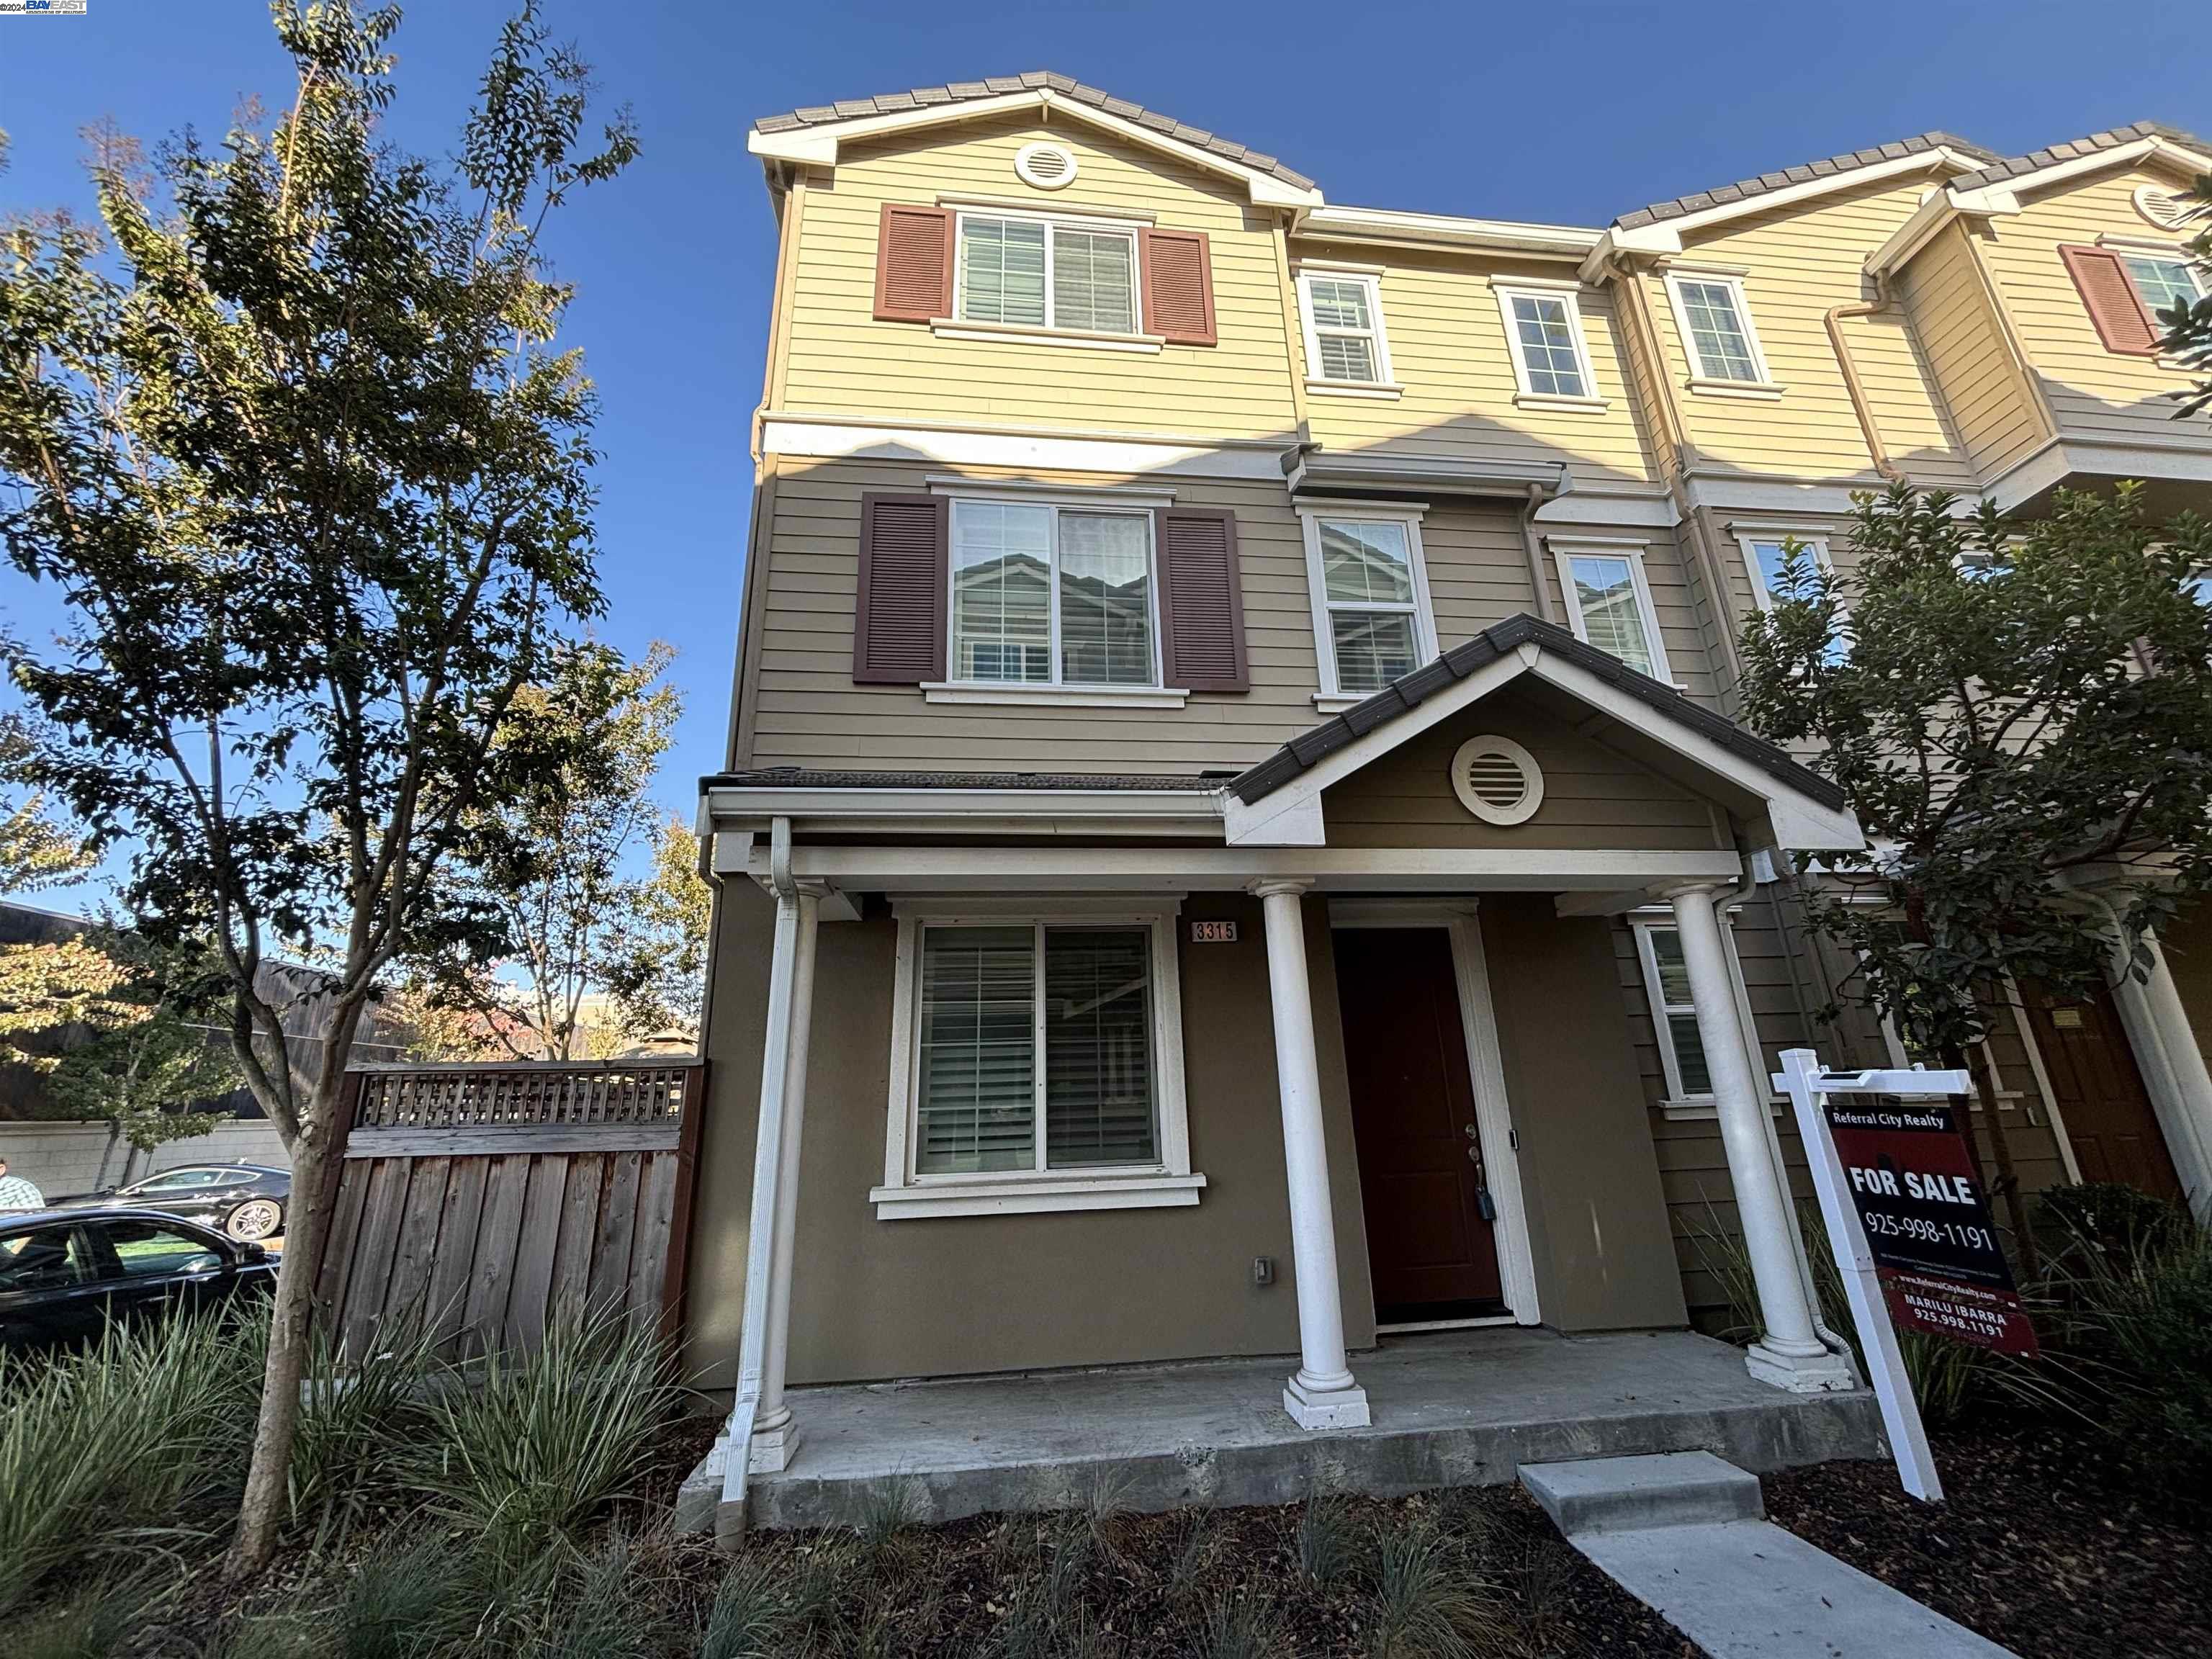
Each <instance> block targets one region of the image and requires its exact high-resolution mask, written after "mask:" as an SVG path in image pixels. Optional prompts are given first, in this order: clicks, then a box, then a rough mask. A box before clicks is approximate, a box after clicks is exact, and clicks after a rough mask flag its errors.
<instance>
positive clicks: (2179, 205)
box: [2135, 185, 2197, 230]
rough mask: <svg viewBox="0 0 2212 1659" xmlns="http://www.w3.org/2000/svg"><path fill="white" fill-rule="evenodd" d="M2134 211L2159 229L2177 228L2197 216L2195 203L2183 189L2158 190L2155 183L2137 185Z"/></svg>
mask: <svg viewBox="0 0 2212 1659" xmlns="http://www.w3.org/2000/svg"><path fill="white" fill-rule="evenodd" d="M2135 203H2136V212H2137V213H2140V214H2141V215H2142V216H2143V217H2144V218H2146V219H2148V220H2149V221H2150V222H2151V223H2153V224H2154V225H2156V226H2157V227H2158V228H2160V230H2179V229H2180V228H2182V227H2183V226H2184V225H2185V224H2187V223H2188V222H2190V221H2191V220H2192V219H2194V218H2195V217H2196V216H2197V201H2196V199H2195V198H2194V197H2191V196H2190V195H2188V194H2187V193H2186V192H2185V191H2174V190H2160V188H2159V187H2158V186H2157V185H2136V194H2135Z"/></svg>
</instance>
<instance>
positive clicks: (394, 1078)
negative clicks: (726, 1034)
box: [315, 1060, 706, 1355]
mask: <svg viewBox="0 0 2212 1659" xmlns="http://www.w3.org/2000/svg"><path fill="white" fill-rule="evenodd" d="M705 1083H706V1067H705V1066H703V1065H701V1064H698V1063H696V1062H690V1061H687V1062H684V1063H681V1064H675V1065H670V1064H665V1063H653V1062H641V1061H632V1060H608V1061H601V1062H585V1063H577V1064H567V1063H558V1062H556V1063H550V1064H514V1065H505V1064H493V1065H452V1066H362V1067H356V1068H355V1069H353V1070H351V1071H349V1072H348V1073H346V1089H345V1097H344V1100H343V1103H342V1104H341V1107H340V1116H341V1120H342V1122H343V1125H344V1126H345V1127H344V1130H343V1145H344V1148H345V1152H344V1157H343V1158H342V1159H340V1160H339V1161H338V1166H337V1172H336V1182H337V1190H336V1194H335V1200H336V1208H335V1210H334V1212H333V1213H332V1218H331V1229H330V1232H329V1235H328V1238H327V1242H326V1243H325V1247H324V1250H323V1259H322V1261H321V1263H320V1264H319V1269H318V1272H317V1274H316V1283H315V1296H316V1302H317V1304H318V1306H319V1309H320V1310H321V1313H322V1316H323V1317H324V1318H325V1320H328V1321H331V1322H332V1326H331V1328H332V1329H333V1330H335V1331H336V1332H337V1335H338V1338H339V1340H341V1341H342V1343H343V1347H344V1351H345V1352H347V1353H349V1354H356V1355H357V1354H361V1353H364V1352H368V1349H369V1346H370V1345H371V1344H373V1343H374V1340H376V1338H377V1335H378V1333H379V1332H380V1330H383V1329H387V1328H398V1327H399V1326H401V1325H403V1324H405V1323H409V1322H412V1321H414V1320H416V1319H418V1318H420V1319H425V1320H428V1321H429V1322H431V1323H432V1324H433V1325H434V1326H435V1329H436V1331H437V1333H438V1334H439V1336H440V1337H441V1339H443V1340H453V1341H455V1343H456V1346H458V1348H459V1352H461V1353H462V1354H464V1355H466V1354H472V1353H480V1352H484V1351H485V1350H487V1349H490V1348H498V1349H501V1350H502V1351H505V1352H528V1351H529V1350H530V1349H531V1348H532V1347H534V1346H536V1345H537V1343H538V1340H539V1339H540V1338H541V1337H542V1335H543V1334H544V1329H545V1326H546V1322H547V1321H548V1320H549V1319H551V1318H555V1317H557V1316H561V1315H562V1314H566V1313H570V1312H574V1311H576V1310H583V1309H586V1308H588V1309H591V1310H605V1309H616V1308H619V1309H623V1310H626V1311H627V1312H628V1314H629V1316H630V1317H631V1318H632V1319H633V1320H637V1321H648V1320H657V1321H658V1322H659V1323H660V1325H661V1328H663V1329H664V1330H665V1331H666V1332H667V1333H669V1334H671V1335H672V1334H674V1331H675V1326H676V1322H677V1318H678V1312H679V1310H680V1306H681V1300H682V1297H683V1290H684V1246H685V1243H686V1240H687V1237H688V1235H689V1233H690V1213H691V1188H692V1170H693V1166H694V1164H695V1162H696V1156H697V1152H698V1145H699V1119H700V1113H701V1111H702V1109H703V1107H704V1103H705V1100H706V1090H705Z"/></svg>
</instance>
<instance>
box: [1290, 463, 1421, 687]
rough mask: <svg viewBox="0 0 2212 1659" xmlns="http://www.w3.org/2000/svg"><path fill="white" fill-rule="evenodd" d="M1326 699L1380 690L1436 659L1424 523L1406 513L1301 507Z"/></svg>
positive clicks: (1403, 510)
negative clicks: (1424, 555) (1423, 553)
mask: <svg viewBox="0 0 2212 1659" xmlns="http://www.w3.org/2000/svg"><path fill="white" fill-rule="evenodd" d="M1299 517H1300V518H1301V519H1302V520H1303V521H1304V526H1305V543H1306V580H1307V584H1308V586H1309V588H1310V591H1311V592H1312V595H1313V610H1314V634H1315V639H1316V652H1317V653H1318V655H1319V657H1320V661H1321V682H1322V684H1321V695H1322V697H1323V698H1325V699H1326V698H1340V697H1350V698H1353V699H1355V700H1356V699H1358V698H1359V697H1364V696H1367V695H1368V694H1369V693H1370V692H1373V691H1379V690H1382V689H1383V687H1384V686H1386V685H1388V684H1389V683H1390V682H1391V681H1392V680H1394V679H1395V678H1398V676H1400V675H1401V674H1406V673H1410V672H1412V671H1413V670H1414V669H1415V668H1418V667H1419V666H1420V665H1421V664H1423V663H1425V662H1426V661H1428V660H1429V659H1430V658H1431V657H1433V656H1434V655H1436V651H1437V646H1436V624H1435V622H1434V621H1433V620H1432V617H1431V611H1430V609H1429V584H1428V576H1427V574H1426V572H1425V569H1424V568H1423V566H1422V560H1421V532H1420V519H1419V515H1418V514H1416V513H1407V511H1405V509H1403V508H1402V507H1401V508H1399V509H1397V510H1395V511H1384V510H1382V509H1368V510H1363V509H1361V508H1358V507H1354V506H1346V507H1345V508H1343V509H1342V510H1341V511H1333V510H1325V509H1322V508H1317V507H1304V508H1301V509H1300V512H1299Z"/></svg>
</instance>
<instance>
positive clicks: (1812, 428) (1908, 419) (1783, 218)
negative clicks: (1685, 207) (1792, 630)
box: [1644, 179, 1957, 478]
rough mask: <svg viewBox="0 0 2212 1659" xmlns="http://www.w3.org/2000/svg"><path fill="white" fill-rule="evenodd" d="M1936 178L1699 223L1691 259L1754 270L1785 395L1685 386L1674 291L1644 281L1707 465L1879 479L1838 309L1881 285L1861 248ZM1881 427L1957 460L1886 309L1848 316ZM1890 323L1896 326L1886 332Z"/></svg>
mask: <svg viewBox="0 0 2212 1659" xmlns="http://www.w3.org/2000/svg"><path fill="white" fill-rule="evenodd" d="M1928 188H1929V181H1928V180H1926V179H1906V180H1904V181H1903V182H1901V183H1900V182H1893V181H1887V180H1886V181H1882V182H1881V183H1879V184H1875V185H1869V186H1867V187H1865V188H1864V189H1862V190H1858V191H1839V192H1838V194H1837V195H1835V196H1834V197H1829V198H1826V199H1825V200H1823V201H1820V202H1818V203H1815V204H1808V205H1804V206H1802V207H1798V208H1794V209H1793V208H1785V209H1782V210H1777V211H1775V212H1772V213H1767V214H1761V215H1756V216H1752V217H1749V218H1747V219H1741V220H1735V221H1731V222H1728V223H1726V224H1723V225H1721V226H1718V227H1716V228H1715V229H1714V230H1713V231H1712V232H1711V233H1710V234H1695V233H1692V235H1691V237H1690V238H1689V239H1688V243H1687V246H1686V249H1685V251H1684V252H1683V253H1682V255H1681V258H1680V263H1681V265H1682V266H1683V267H1684V268H1685V269H1688V268H1691V267H1693V266H1696V265H1698V264H1708V265H1717V266H1735V267H1744V268H1746V269H1747V270H1748V273H1749V274H1748V275H1747V276H1744V278H1743V285H1744V291H1745V294H1746V295H1747V297H1748V299H1749V301H1750V306H1751V314H1752V323H1753V327H1754V328H1755V329H1756V330H1757V331H1758V334H1759V344H1760V347H1761V349H1763V351H1764V352H1765V357H1766V365H1767V371H1768V373H1769V374H1770V375H1771V377H1772V378H1773V380H1774V381H1775V383H1776V384H1778V385H1779V386H1782V387H1784V392H1783V394H1782V396H1781V397H1780V398H1778V399H1771V400H1769V399H1755V398H1735V397H1726V396H1718V395H1713V394H1710V393H1705V392H1697V391H1692V390H1690V389H1688V381H1689V379H1690V375H1691V373H1692V371H1691V368H1690V363H1689V359H1688V357H1687V356H1686V355H1685V353H1684V347H1683V342H1682V339H1681V337H1680V327H1679V325H1678V324H1677V322H1676V319H1675V315H1674V306H1673V302H1672V301H1671V300H1670V298H1669V297H1668V292H1667V290H1666V287H1665V284H1664V283H1662V281H1661V280H1660V279H1659V277H1658V276H1656V275H1655V276H1647V277H1646V278H1645V279H1644V281H1645V283H1646V292H1647V293H1648V295H1650V306H1651V312H1652V315H1653V317H1654V318H1655V319H1656V322H1657V325H1658V329H1659V333H1660V336H1661V338H1662V342H1663V343H1664V349H1665V350H1666V353H1667V372H1668V374H1670V375H1671V376H1672V377H1673V380H1674V385H1675V386H1677V387H1678V388H1681V390H1680V396H1679V399H1678V401H1679V404H1680V408H1681V410H1682V417H1683V422H1684V424H1685V425H1686V428H1687V429H1688V436H1689V440H1690V441H1691V443H1692V445H1694V446H1695V447H1697V449H1698V450H1699V453H1700V454H1701V455H1702V457H1703V458H1704V459H1705V461H1706V463H1707V464H1708V465H1713V464H1718V465H1724V466H1728V467H1731V468H1735V469H1737V470H1740V471H1744V472H1747V473H1757V474H1762V475H1768V476H1772V475H1776V474H1780V475H1785V476H1790V477H1807V478H1862V477H1864V478H1870V477H1872V476H1873V460H1872V459H1871V457H1870V456H1869V454H1868V453H1867V445H1866V440H1865V438H1864V437H1863V435H1862V434H1861V432H1860V430H1859V424H1858V421H1857V416H1854V415H1853V413H1852V411H1851V402H1850V392H1849V391H1848V390H1847V389H1846V387H1845V386H1844V375H1843V370H1842V368H1841V367H1840V366H1839V365H1838V363H1837V362H1836V354H1835V349H1834V347H1833V346H1832V344H1831V343H1830V342H1829V339H1828V333H1827V328H1826V320H1825V319H1826V314H1827V313H1828V311H1829V309H1830V307H1834V306H1839V305H1857V304H1861V303H1863V302H1866V301H1871V300H1872V299H1873V297H1874V291H1873V285H1872V283H1869V281H1868V280H1867V278H1866V276H1865V275H1864V273H1863V265H1864V263H1865V260H1866V256H1867V255H1868V254H1869V253H1871V252H1873V251H1874V250H1875V248H1876V247H1879V246H1881V243H1882V241H1883V240H1885V239H1886V238H1887V236H1888V235H1889V234H1890V233H1891V232H1892V231H1893V230H1895V229H1896V228H1898V226H1899V225H1901V224H1903V223H1904V222H1905V220H1906V219H1907V218H1909V217H1910V216H1911V214H1912V212H1913V210H1915V209H1916V208H1917V207H1918V206H1919V204H1920V197H1921V193H1922V192H1923V191H1925V190H1926V189H1928ZM1853 328H1854V332H1853V333H1852V334H1851V336H1850V344H1851V346H1852V348H1853V349H1854V350H1855V351H1856V350H1858V349H1860V348H1861V345H1862V343H1864V349H1865V351H1866V354H1867V355H1866V356H1865V357H1864V358H1863V360H1861V368H1862V372H1863V375H1864V378H1865V380H1866V382H1867V391H1868V394H1869V398H1871V399H1872V400H1873V403H1874V412H1875V424H1876V427H1877V428H1878V429H1879V430H1880V431H1881V434H1882V435H1883V437H1884V439H1885V441H1887V442H1888V443H1889V444H1890V445H1891V446H1892V447H1893V448H1895V449H1896V450H1897V451H1898V452H1899V457H1900V460H1901V461H1903V460H1904V459H1906V458H1909V457H1911V456H1913V455H1915V454H1920V455H1922V456H1923V465H1934V466H1936V467H1939V468H1940V467H1945V466H1950V467H1955V465H1956V464H1957V462H1956V457H1955V455H1953V454H1951V453H1950V440H1949V437H1948V434H1947V433H1946V432H1945V430H1944V427H1943V420H1942V415H1941V413H1940V412H1939V410H1938V409H1937V406H1936V399H1935V396H1934V393H1933V392H1932V391H1931V390H1930V389H1929V386H1928V385H1927V383H1926V381H1925V380H1924V378H1923V374H1922V369H1921V365H1920V363H1919V362H1918V359H1917V355H1916V354H1915V353H1913V352H1912V351H1911V349H1910V347H1909V345H1907V344H1905V343H1903V342H1902V341H1901V340H1899V338H1897V337H1895V336H1896V325H1894V324H1888V323H1884V322H1883V321H1882V320H1881V319H1874V320H1873V321H1871V322H1861V323H1858V324H1856V325H1853ZM1885 331H1887V337H1885Z"/></svg>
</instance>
